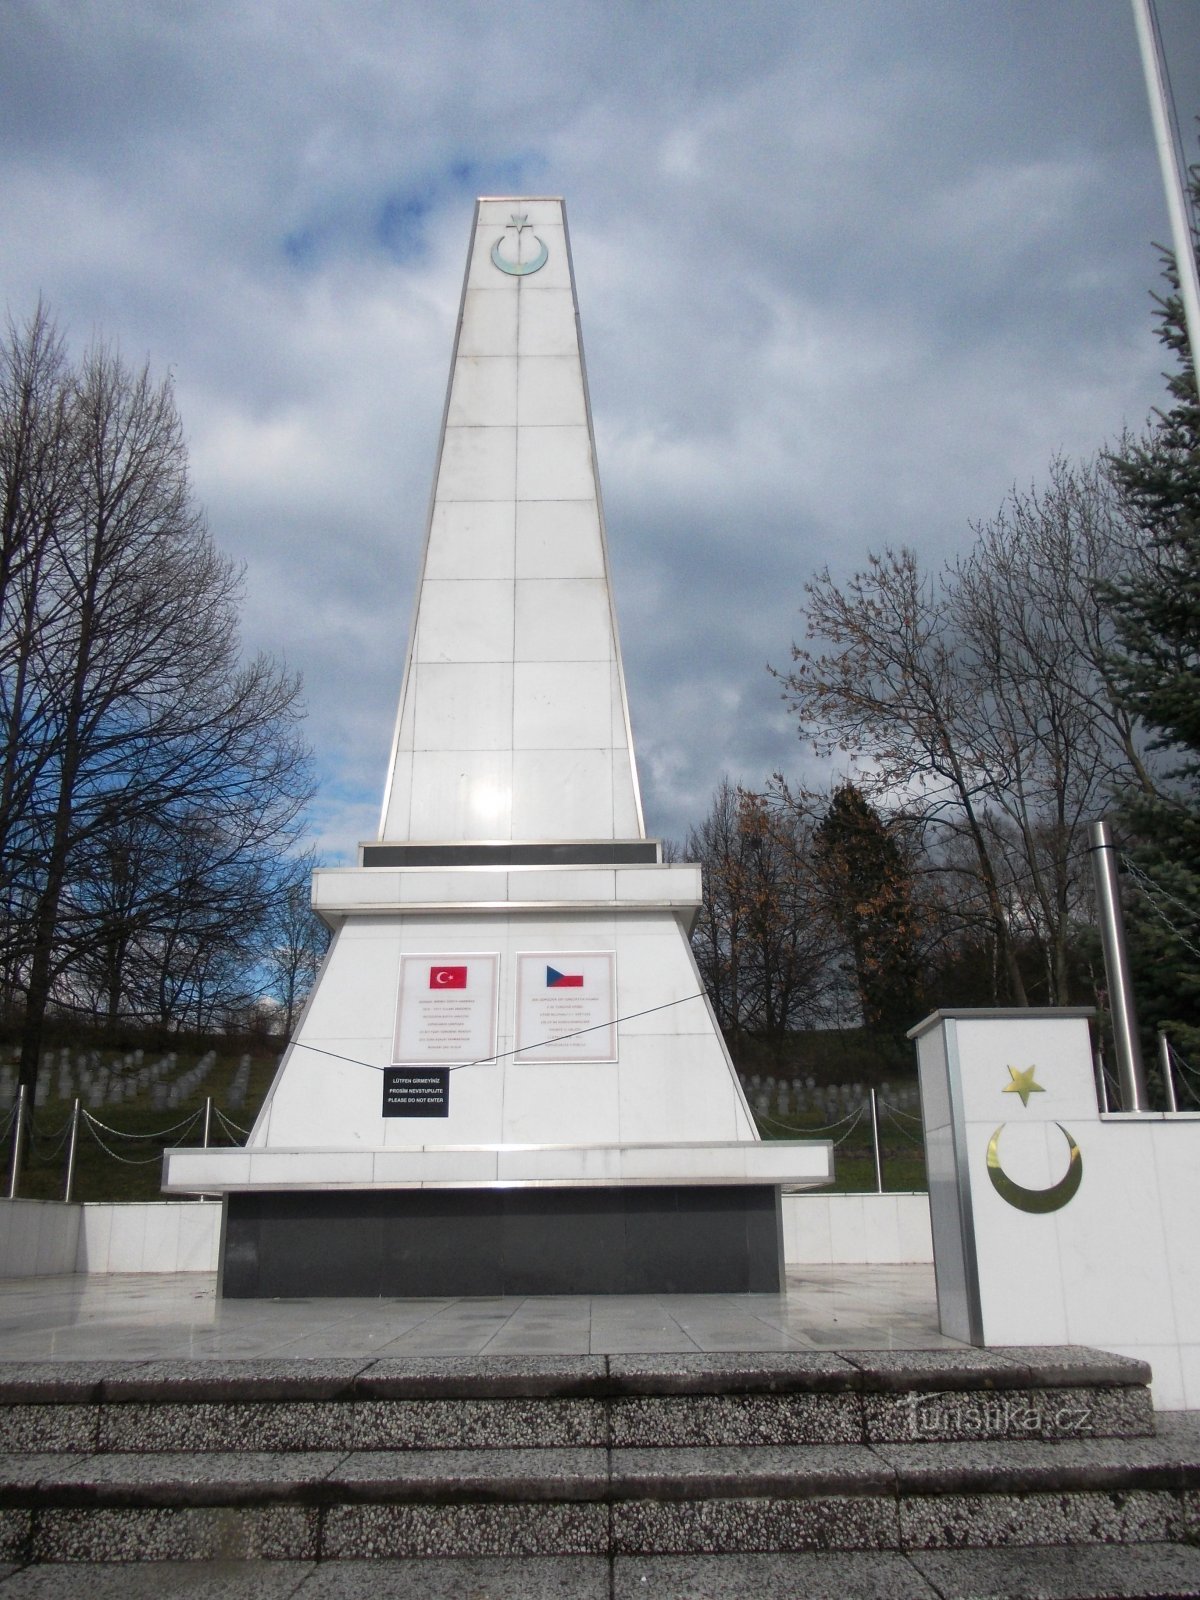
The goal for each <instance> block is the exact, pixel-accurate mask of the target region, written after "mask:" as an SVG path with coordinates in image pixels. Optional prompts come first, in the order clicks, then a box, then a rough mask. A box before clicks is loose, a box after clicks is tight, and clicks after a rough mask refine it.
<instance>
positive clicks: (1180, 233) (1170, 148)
mask: <svg viewBox="0 0 1200 1600" xmlns="http://www.w3.org/2000/svg"><path fill="white" fill-rule="evenodd" d="M1133 20H1134V23H1135V25H1136V27H1137V36H1138V48H1139V49H1140V51H1141V56H1142V72H1143V73H1144V74H1145V78H1146V95H1147V97H1148V99H1149V101H1150V120H1151V121H1152V122H1153V124H1154V142H1155V145H1156V146H1157V148H1158V164H1159V167H1160V169H1161V171H1162V180H1163V189H1164V191H1165V193H1166V197H1167V214H1168V216H1169V217H1170V219H1171V242H1172V244H1173V245H1174V248H1175V265H1176V267H1177V268H1178V271H1179V294H1180V298H1181V299H1182V301H1183V321H1184V331H1185V332H1186V334H1187V338H1188V344H1189V345H1190V346H1191V351H1192V366H1193V367H1194V368H1195V370H1196V371H1197V372H1200V276H1198V275H1197V271H1196V252H1195V249H1194V247H1193V244H1192V230H1191V226H1190V224H1189V222H1188V209H1187V200H1188V197H1187V178H1186V175H1185V174H1184V171H1183V167H1182V163H1181V162H1180V160H1179V154H1178V152H1177V150H1176V148H1175V140H1174V137H1173V136H1172V133H1171V118H1170V112H1169V109H1168V106H1169V99H1170V94H1169V88H1168V83H1167V69H1166V64H1165V62H1164V61H1163V58H1162V47H1161V41H1160V39H1159V37H1158V30H1157V28H1156V27H1155V25H1154V16H1153V13H1152V10H1151V5H1150V0H1133Z"/></svg>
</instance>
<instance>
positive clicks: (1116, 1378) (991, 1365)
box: [0, 1348, 1154, 1453]
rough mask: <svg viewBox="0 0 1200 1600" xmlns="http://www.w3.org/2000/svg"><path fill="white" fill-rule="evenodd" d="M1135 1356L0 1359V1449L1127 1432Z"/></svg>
mask: <svg viewBox="0 0 1200 1600" xmlns="http://www.w3.org/2000/svg"><path fill="white" fill-rule="evenodd" d="M1148 1381H1149V1371H1148V1369H1147V1368H1146V1367H1145V1366H1144V1364H1142V1363H1140V1362H1135V1361H1128V1360H1125V1359H1124V1358H1122V1357H1119V1356H1108V1355H1102V1354H1100V1353H1098V1352H1090V1351H1080V1350H1077V1349H1057V1348H1050V1349H1039V1350H1004V1351H978V1350H951V1351H916V1352H875V1351H866V1352H848V1353H839V1354H834V1353H824V1352H814V1353H808V1352H798V1353H788V1354H783V1355H762V1356H760V1355H754V1356H744V1357H729V1356H715V1357H709V1356H694V1357H691V1356H670V1357H622V1358H618V1357H607V1358H605V1357H597V1358H586V1357H585V1358H575V1357H547V1358H532V1357H497V1358H494V1359H492V1360H488V1359H486V1358H469V1359H463V1360H455V1359H449V1360H445V1361H432V1360H419V1361H418V1360H413V1361H396V1360H386V1359H380V1360H376V1361H366V1362H363V1361H340V1362H329V1361H311V1362H310V1361H296V1362H280V1361H271V1362H253V1361H250V1362H203V1361H199V1362H187V1363H172V1362H126V1363H79V1364H74V1363H72V1364H61V1365H59V1364H53V1363H46V1364H40V1365H26V1364H23V1363H9V1364H5V1365H3V1366H0V1408H2V1409H0V1451H3V1452H6V1453H19V1452H29V1451H32V1452H44V1451H47V1450H52V1451H74V1452H84V1453H87V1452H94V1451H110V1452H111V1451H116V1452H134V1451H151V1452H170V1451H179V1450H195V1451H203V1450H217V1451H220V1450H228V1449H230V1448H239V1449H246V1450H277V1451H278V1450H318V1451H321V1450H325V1451H328V1450H333V1451H339V1450H340V1451H349V1450H394V1449H412V1450H419V1449H430V1448H446V1449H467V1448H472V1447H484V1446H487V1447H493V1448H508V1449H515V1448H542V1449H563V1448H572V1447H580V1448H582V1447H588V1446H592V1447H596V1448H600V1447H612V1448H634V1447H639V1446H645V1447H652V1446H656V1445H671V1446H677V1447H681V1448H682V1447H704V1446H747V1447H749V1446H761V1445H771V1444H775V1445H786V1444H805V1443H821V1444H876V1443H883V1442H892V1443H897V1444H903V1443H918V1442H921V1441H932V1440H945V1441H970V1440H975V1439H980V1440H993V1441H995V1440H1021V1439H1055V1438H1060V1439H1071V1438H1138V1437H1145V1436H1148V1435H1150V1434H1152V1433H1153V1431H1154V1415H1153V1408H1152V1405H1151V1401H1150V1392H1149V1389H1148V1387H1147V1385H1148Z"/></svg>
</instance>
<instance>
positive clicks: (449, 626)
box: [413, 578, 513, 664]
mask: <svg viewBox="0 0 1200 1600" xmlns="http://www.w3.org/2000/svg"><path fill="white" fill-rule="evenodd" d="M512 640H513V585H512V584H511V583H505V582H503V581H501V580H500V579H496V578H484V579H475V578H463V579H460V580H458V581H453V580H449V579H437V580H436V581H430V582H427V583H425V584H423V585H422V587H421V609H420V615H419V617H418V619H417V640H416V649H415V650H414V652H413V654H414V657H415V659H416V661H417V662H419V663H422V664H424V663H425V662H434V661H443V662H466V661H492V662H504V661H511V660H512Z"/></svg>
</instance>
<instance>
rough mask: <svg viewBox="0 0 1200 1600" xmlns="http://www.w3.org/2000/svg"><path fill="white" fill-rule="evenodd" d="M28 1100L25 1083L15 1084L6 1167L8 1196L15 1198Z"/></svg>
mask: <svg viewBox="0 0 1200 1600" xmlns="http://www.w3.org/2000/svg"><path fill="white" fill-rule="evenodd" d="M28 1103H29V1102H28V1100H27V1099H26V1096H25V1085H24V1084H23V1083H22V1084H19V1085H18V1086H17V1114H16V1116H15V1117H14V1118H13V1142H12V1158H11V1161H10V1163H9V1168H8V1198H9V1199H10V1200H15V1199H16V1198H17V1186H18V1184H19V1183H20V1181H21V1157H22V1156H23V1155H24V1153H25V1119H26V1116H27V1115H28V1113H27V1111H26V1106H27V1105H28Z"/></svg>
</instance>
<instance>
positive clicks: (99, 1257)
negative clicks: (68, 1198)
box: [75, 1204, 113, 1273]
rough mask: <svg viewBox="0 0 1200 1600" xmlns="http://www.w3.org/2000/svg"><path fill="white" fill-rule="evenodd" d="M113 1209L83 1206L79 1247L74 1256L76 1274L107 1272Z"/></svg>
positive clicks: (100, 1206) (106, 1206)
mask: <svg viewBox="0 0 1200 1600" xmlns="http://www.w3.org/2000/svg"><path fill="white" fill-rule="evenodd" d="M112 1225H113V1208H112V1206H110V1205H98V1204H96V1205H90V1204H89V1205H85V1206H84V1207H83V1215H82V1217H81V1218H80V1224H79V1245H78V1248H77V1251H76V1256H75V1270H76V1272H97V1273H99V1272H107V1271H108V1245H109V1240H110V1239H111V1237H112Z"/></svg>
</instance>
